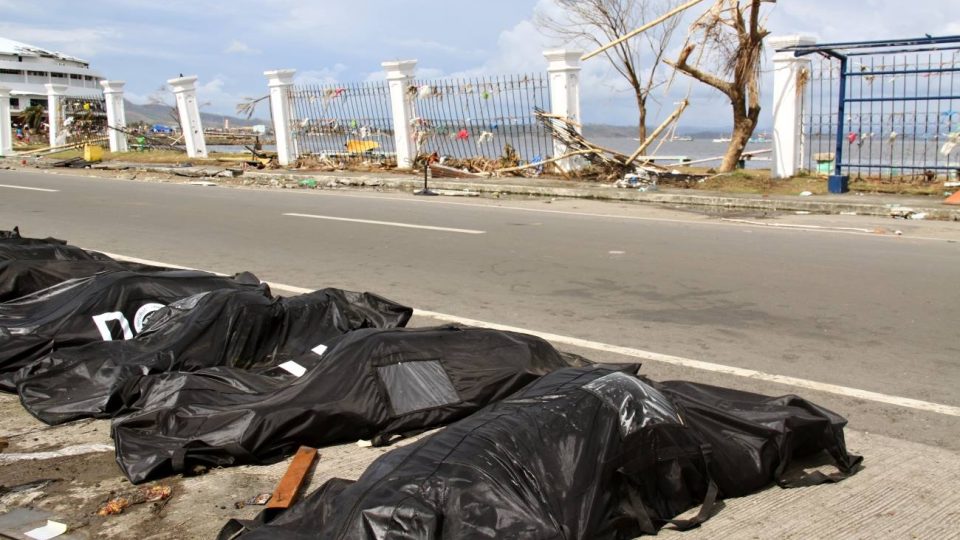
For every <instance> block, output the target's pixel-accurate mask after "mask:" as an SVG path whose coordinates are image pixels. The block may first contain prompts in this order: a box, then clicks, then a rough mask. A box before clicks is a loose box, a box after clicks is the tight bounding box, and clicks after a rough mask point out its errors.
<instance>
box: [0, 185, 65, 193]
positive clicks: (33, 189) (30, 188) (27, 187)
mask: <svg viewBox="0 0 960 540" xmlns="http://www.w3.org/2000/svg"><path fill="white" fill-rule="evenodd" d="M4 187H5V188H10V189H26V190H29V191H44V192H47V193H56V192H58V191H60V190H59V189H47V188H39V187H29V186H14V185H10V184H0V188H4Z"/></svg>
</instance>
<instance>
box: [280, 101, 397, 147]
mask: <svg viewBox="0 0 960 540" xmlns="http://www.w3.org/2000/svg"><path fill="white" fill-rule="evenodd" d="M290 108H291V113H292V117H293V120H292V123H293V125H292V126H291V130H292V133H293V136H294V139H295V142H296V145H297V152H298V154H300V155H308V154H313V155H316V156H323V157H336V158H341V159H344V158H345V159H376V160H382V159H385V158H387V157H390V156H393V155H395V152H396V150H395V148H394V141H393V119H392V118H393V117H392V115H391V111H390V88H389V87H388V86H387V83H386V82H366V83H344V84H329V85H302V86H295V87H293V89H291V90H290Z"/></svg>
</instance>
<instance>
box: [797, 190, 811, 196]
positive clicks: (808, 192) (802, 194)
mask: <svg viewBox="0 0 960 540" xmlns="http://www.w3.org/2000/svg"><path fill="white" fill-rule="evenodd" d="M811 195H813V192H812V191H801V192H800V196H801V197H809V196H811Z"/></svg>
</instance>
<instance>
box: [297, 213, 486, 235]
mask: <svg viewBox="0 0 960 540" xmlns="http://www.w3.org/2000/svg"><path fill="white" fill-rule="evenodd" d="M283 215H285V216H293V217H302V218H312V219H329V220H332V221H349V222H351V223H367V224H370V225H386V226H388V227H403V228H407V229H426V230H429V231H447V232H455V233H463V234H484V233H486V232H487V231H478V230H475V229H454V228H451V227H432V226H430V225H414V224H412V223H398V222H395V221H376V220H373V219H353V218H345V217H336V216H317V215H314V214H295V213H286V214H283Z"/></svg>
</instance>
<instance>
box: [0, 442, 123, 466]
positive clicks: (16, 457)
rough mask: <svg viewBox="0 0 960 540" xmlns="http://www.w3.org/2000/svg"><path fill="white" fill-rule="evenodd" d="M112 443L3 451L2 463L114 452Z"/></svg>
mask: <svg viewBox="0 0 960 540" xmlns="http://www.w3.org/2000/svg"><path fill="white" fill-rule="evenodd" d="M113 451H114V447H113V445H112V444H99V443H98V444H78V445H75V446H67V447H65V448H61V449H59V450H53V451H50V452H29V453H16V454H11V453H3V454H0V463H3V464H7V463H16V462H17V461H33V460H41V459H53V458H58V457H64V456H79V455H81V454H94V453H97V452H113Z"/></svg>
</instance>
